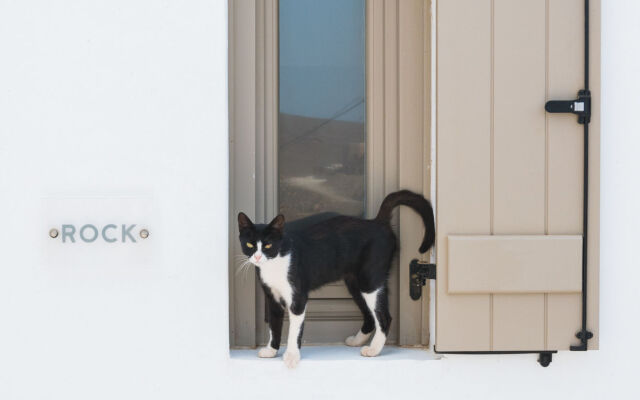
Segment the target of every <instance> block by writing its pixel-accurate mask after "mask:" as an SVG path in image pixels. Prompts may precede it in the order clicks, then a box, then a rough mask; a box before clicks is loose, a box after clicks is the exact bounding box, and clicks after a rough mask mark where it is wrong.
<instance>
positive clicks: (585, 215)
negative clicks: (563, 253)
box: [571, 0, 592, 350]
mask: <svg viewBox="0 0 640 400" xmlns="http://www.w3.org/2000/svg"><path fill="white" fill-rule="evenodd" d="M584 90H585V91H586V92H587V93H588V91H589V0H584ZM583 157H584V167H583V178H582V185H583V188H582V190H583V192H582V329H581V331H580V332H578V334H577V335H576V336H577V337H578V338H579V339H580V345H579V346H571V349H572V350H587V341H588V340H589V339H590V338H591V336H592V335H591V333H590V332H588V331H587V248H588V247H587V244H588V238H589V235H588V233H589V119H588V118H587V119H585V121H584V155H583Z"/></svg>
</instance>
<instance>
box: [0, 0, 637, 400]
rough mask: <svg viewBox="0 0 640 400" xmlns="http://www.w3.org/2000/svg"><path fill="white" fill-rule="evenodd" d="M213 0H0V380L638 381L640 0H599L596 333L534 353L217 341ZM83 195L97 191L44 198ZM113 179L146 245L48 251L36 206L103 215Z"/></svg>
mask: <svg viewBox="0 0 640 400" xmlns="http://www.w3.org/2000/svg"><path fill="white" fill-rule="evenodd" d="M225 7H226V6H225V3H224V2H222V1H213V0H209V1H204V0H203V1H197V0H189V1H177V0H173V1H168V0H167V1H153V0H128V1H124V0H105V1H97V0H91V1H82V0H77V1H72V0H68V1H64V2H63V1H55V2H54V1H45V0H42V1H34V0H32V1H28V0H21V1H9V0H0V57H1V59H0V399H39V398H41V399H65V400H69V399H83V400H84V399H115V398H117V399H178V398H180V399H200V398H203V399H204V398H226V397H227V396H225V397H221V396H222V394H223V393H228V394H230V395H231V394H235V395H236V397H239V398H247V397H260V398H272V397H275V396H276V395H277V393H278V392H282V391H284V392H286V393H287V394H288V395H290V396H291V397H293V396H295V397H298V398H300V397H302V395H301V393H302V392H304V393H309V394H308V395H306V396H304V397H302V398H306V397H310V398H327V395H328V394H330V393H337V392H339V393H343V394H351V395H353V394H359V395H364V394H376V395H377V396H375V397H378V396H380V397H382V396H383V395H385V394H399V393H408V392H409V391H415V390H416V388H417V387H418V386H421V387H422V389H421V391H422V392H423V393H424V396H422V398H438V399H439V398H470V397H476V398H481V397H487V398H494V399H495V398H504V399H511V398H515V397H514V396H515V393H517V396H518V397H520V398H522V397H527V398H540V397H542V396H545V397H551V398H554V397H560V396H563V397H568V396H571V397H575V398H578V396H580V397H581V398H598V397H602V396H605V395H608V396H611V398H630V397H633V393H632V392H631V390H632V389H631V385H630V384H631V383H632V379H634V378H636V375H637V373H636V371H637V367H636V365H637V357H638V356H639V355H640V354H639V352H638V332H639V328H640V324H638V322H637V319H636V316H637V315H638V312H637V308H638V304H639V302H638V301H639V300H640V298H639V296H638V292H639V291H638V289H637V286H638V282H639V280H640V272H639V270H640V265H639V264H640V263H638V261H639V259H640V257H638V255H637V254H636V251H637V249H638V244H637V243H638V240H639V239H640V235H639V234H638V231H639V230H638V226H639V225H640V210H639V204H640V190H639V189H638V186H639V185H638V176H640V157H638V149H640V124H639V123H638V112H639V111H638V110H640V101H639V97H638V96H639V93H640V77H639V76H638V71H640V44H639V43H638V38H640V25H638V24H637V16H638V15H640V2H636V1H632V0H628V1H622V0H619V1H613V0H606V1H603V42H602V46H603V65H602V73H603V79H602V83H603V109H602V113H603V115H602V123H603V125H602V138H603V139H602V140H603V141H602V210H601V212H602V232H601V235H602V241H601V243H602V265H601V275H602V278H601V313H600V315H601V328H600V330H601V341H600V347H601V350H600V351H597V352H588V353H561V354H559V355H557V356H555V357H554V361H553V363H552V365H551V366H550V367H549V368H546V369H543V368H541V367H539V366H538V364H537V363H536V362H535V356H534V355H517V356H455V357H454V356H449V357H447V359H445V360H441V361H410V360H401V361H392V362H389V363H381V362H368V360H362V361H345V360H343V361H333V362H328V361H324V362H319V361H316V362H314V361H310V360H306V361H307V362H305V360H304V359H303V362H302V364H301V365H300V367H299V369H298V370H296V371H287V370H285V369H284V367H283V366H282V365H281V364H280V363H273V362H271V363H265V362H261V361H260V360H257V359H256V360H255V361H243V360H230V359H229V357H228V351H227V347H228V334H227V318H228V304H227V276H226V251H227V250H226V249H227V240H228V238H227V114H226V107H227V105H226V93H227V92H226V70H225V68H226V8H225ZM77 196H93V199H92V200H88V201H87V206H86V207H85V208H82V209H64V207H63V208H61V209H59V210H58V211H51V210H52V208H51V207H52V206H51V204H52V202H53V201H58V202H60V200H59V199H60V198H66V197H77ZM123 196H125V197H128V200H124V201H126V202H129V203H127V204H129V205H131V207H132V209H135V208H136V207H137V208H143V209H145V210H146V211H147V213H148V215H147V216H146V217H145V218H146V220H145V222H146V223H147V224H148V225H149V227H150V229H151V233H152V236H151V237H150V238H149V239H148V240H149V242H145V244H144V245H143V246H147V247H140V248H133V247H123V246H124V245H122V246H120V247H117V248H115V250H113V251H111V250H109V249H104V246H102V247H96V248H93V247H88V246H90V245H86V246H85V247H84V248H85V249H89V250H86V251H85V252H84V253H82V252H74V250H73V248H70V250H69V251H70V253H69V259H70V260H73V262H68V263H67V262H65V254H64V253H60V248H59V246H58V247H55V249H57V250H56V251H53V250H51V249H52V247H51V242H50V240H51V239H48V238H47V237H46V231H47V229H48V228H47V225H46V224H45V223H44V222H43V221H45V220H46V221H47V223H49V221H53V220H55V218H58V219H60V218H66V217H68V218H77V215H82V218H84V219H87V218H91V217H92V216H93V217H95V218H96V219H99V220H103V219H105V218H112V217H114V218H115V217H118V216H117V215H115V216H113V215H106V214H107V213H109V212H110V211H108V208H103V204H104V201H108V200H109V199H112V198H121V197H123ZM100 198H102V200H100ZM52 199H53V200H52ZM55 199H58V200H55ZM105 199H107V200H105ZM52 212H55V213H59V214H60V215H55V216H52V215H51V213H52ZM62 214H65V215H66V217H65V216H64V215H62ZM54 217H55V218H54ZM127 217H128V218H130V217H131V215H129V216H127ZM52 218H53V219H52ZM54 243H55V242H54ZM58 244H59V243H58ZM64 249H65V250H64V251H66V248H64ZM139 253H143V254H142V255H140V254H139ZM114 254H115V255H114ZM127 254H128V255H133V256H140V257H138V258H136V257H133V259H135V260H136V262H130V261H127V260H128V258H127V257H126V256H127ZM114 261H115V262H114ZM303 357H304V351H303ZM625 390H628V391H629V392H625ZM633 392H637V389H633ZM636 396H637V394H636ZM287 397H288V396H287ZM351 397H353V396H351ZM363 398H364V397H363Z"/></svg>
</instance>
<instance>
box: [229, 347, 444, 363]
mask: <svg viewBox="0 0 640 400" xmlns="http://www.w3.org/2000/svg"><path fill="white" fill-rule="evenodd" d="M284 351H285V346H283V347H281V348H280V350H279V351H278V356H277V357H274V358H271V359H263V358H258V354H257V353H258V350H257V349H238V350H236V349H233V350H230V352H229V353H230V355H231V359H232V360H239V361H256V360H260V361H261V362H262V361H265V362H275V361H278V362H282V355H283V354H284ZM301 353H302V359H303V360H304V361H305V362H308V361H311V362H313V361H321V362H322V361H336V360H340V361H361V360H363V359H365V358H364V357H362V356H361V355H360V348H359V347H348V346H335V345H334V346H303V347H302V350H301ZM440 358H442V357H441V356H440V355H437V354H434V353H433V352H432V351H430V350H428V349H426V348H411V347H397V346H385V347H384V349H382V353H380V355H379V356H378V357H373V358H367V360H371V361H374V362H379V361H398V360H411V361H423V360H439V359H440Z"/></svg>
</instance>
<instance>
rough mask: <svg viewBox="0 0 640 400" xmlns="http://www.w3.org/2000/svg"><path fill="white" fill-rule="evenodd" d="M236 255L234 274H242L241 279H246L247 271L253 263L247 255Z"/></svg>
mask: <svg viewBox="0 0 640 400" xmlns="http://www.w3.org/2000/svg"><path fill="white" fill-rule="evenodd" d="M236 257H237V258H238V259H237V260H236V263H238V266H237V267H236V276H238V275H240V274H242V279H246V278H247V273H248V272H249V270H250V269H251V266H252V265H253V263H252V262H251V261H250V260H249V257H247V256H245V255H244V254H243V255H240V256H236Z"/></svg>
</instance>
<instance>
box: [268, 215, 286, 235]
mask: <svg viewBox="0 0 640 400" xmlns="http://www.w3.org/2000/svg"><path fill="white" fill-rule="evenodd" d="M269 228H271V229H274V230H276V231H279V232H280V233H282V231H283V230H284V215H282V214H278V215H277V216H276V217H275V218H274V219H273V220H272V221H271V222H270V223H269Z"/></svg>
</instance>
